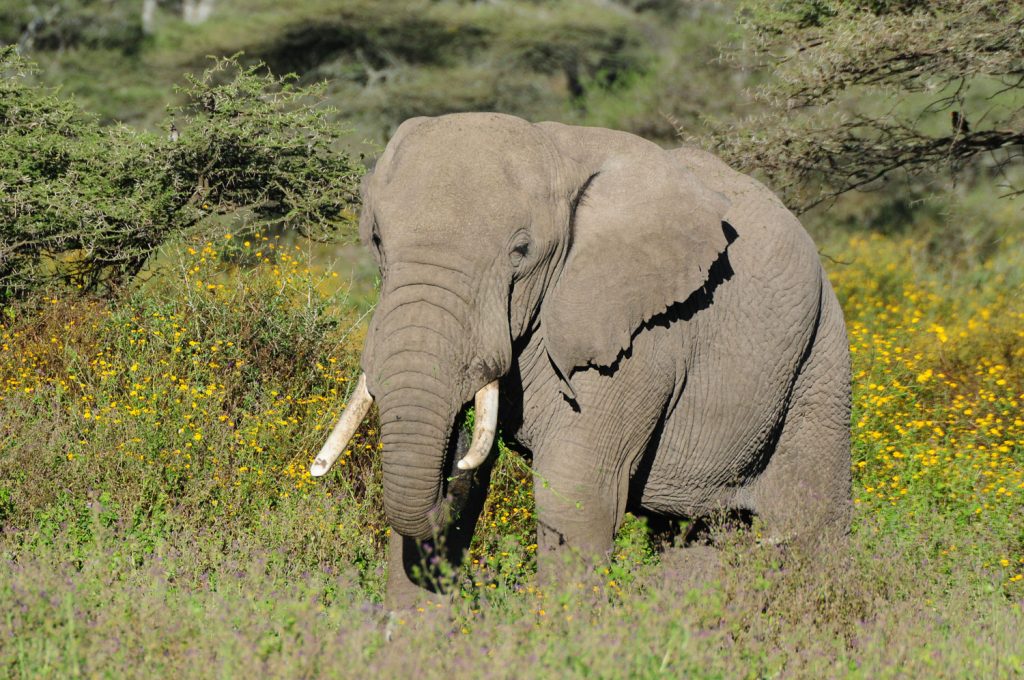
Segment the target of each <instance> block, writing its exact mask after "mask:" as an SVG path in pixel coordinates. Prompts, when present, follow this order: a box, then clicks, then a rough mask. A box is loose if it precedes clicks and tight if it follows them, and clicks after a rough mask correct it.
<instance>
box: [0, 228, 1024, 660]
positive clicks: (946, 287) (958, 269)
mask: <svg viewBox="0 0 1024 680" xmlns="http://www.w3.org/2000/svg"><path fill="white" fill-rule="evenodd" d="M1010 218H1012V215H1009V217H1007V218H1006V224H1007V225H1010V224H1011V223H1012V219H1010ZM1000 219H1002V218H1000ZM1006 233H1007V234H1009V235H1006V236H1004V237H1001V238H1002V240H1001V241H1000V242H999V244H998V245H997V246H992V247H988V246H986V247H985V248H979V249H977V250H976V251H971V252H972V253H973V254H972V255H971V256H970V257H969V258H966V259H965V258H964V257H962V256H958V258H957V259H956V260H955V262H951V261H950V260H949V259H948V258H946V259H943V258H942V257H940V256H939V255H937V254H936V250H935V248H934V244H930V243H929V242H927V241H923V240H921V239H916V238H914V237H913V236H912V235H911V234H910V233H899V234H888V235H880V234H875V235H865V234H863V233H862V234H860V235H854V236H850V235H845V234H841V233H840V234H836V235H833V236H831V237H829V238H827V239H825V246H824V247H823V250H824V251H825V252H828V253H829V255H830V256H832V257H833V258H834V260H835V262H830V263H829V270H830V276H831V278H832V281H833V284H834V285H835V287H836V290H837V292H838V294H839V296H840V299H841V301H842V303H843V306H844V309H845V310H846V313H847V318H848V325H849V331H850V342H851V348H852V349H853V351H854V354H853V359H854V374H855V384H854V414H853V435H854V448H853V456H854V479H855V481H854V499H855V503H856V506H855V507H856V513H855V526H854V532H853V535H852V536H851V537H850V539H849V545H848V546H847V549H845V550H844V549H838V547H832V546H829V547H827V548H826V549H825V550H817V551H812V550H809V549H806V548H805V547H804V546H799V545H796V546H789V547H785V548H777V547H770V546H765V545H760V544H758V542H757V540H756V527H755V530H754V531H751V532H745V533H743V532H741V533H735V532H722V533H719V534H718V537H717V540H718V543H719V546H720V548H721V559H720V561H719V563H718V564H717V565H716V564H715V563H714V562H713V561H707V560H702V559H701V557H702V556H701V554H700V553H699V552H698V553H696V554H690V555H686V554H679V553H677V552H672V551H670V552H668V553H665V554H659V553H657V552H656V551H655V550H654V549H653V547H652V544H651V539H650V537H649V536H648V532H647V531H646V529H645V527H644V526H643V524H642V522H641V521H640V520H637V519H630V520H629V521H628V522H627V523H626V527H625V528H624V529H623V531H622V532H621V533H620V535H619V537H618V539H617V543H616V554H615V556H614V558H613V559H612V560H611V562H610V563H609V564H608V565H607V566H606V567H603V568H602V569H600V570H598V571H597V572H596V573H588V574H580V575H579V577H578V578H577V579H568V580H567V582H566V583H565V584H564V585H563V586H560V587H557V588H551V589H547V590H542V589H539V588H538V587H537V586H536V583H535V579H534V557H533V551H534V550H535V547H536V546H535V545H534V543H533V541H534V539H533V505H532V492H531V480H530V472H529V468H528V466H527V464H526V463H525V462H524V461H523V460H522V459H521V458H519V457H518V456H517V455H516V454H515V453H514V452H512V451H510V450H508V449H507V448H504V447H502V449H501V454H500V459H499V463H498V466H497V468H496V470H495V473H494V480H493V487H492V492H491V495H490V498H489V501H488V506H487V508H486V510H485V516H484V518H483V520H482V522H481V525H480V526H481V530H480V532H479V535H478V536H477V537H476V541H475V544H474V547H473V551H474V553H473V560H471V564H470V565H469V566H468V567H467V568H466V570H465V571H464V572H461V573H459V574H457V575H455V579H456V582H457V584H458V588H459V589H458V595H459V596H458V597H457V598H456V601H455V604H454V605H453V606H452V607H451V608H450V609H445V610H425V611H417V612H410V613H407V614H402V615H401V617H400V618H399V617H392V618H389V616H388V614H387V612H385V611H384V609H383V607H382V605H381V604H380V603H381V601H382V596H383V583H384V555H383V546H384V543H385V541H386V536H387V531H388V530H387V527H386V526H385V522H384V520H383V513H382V509H381V489H380V470H379V455H378V452H377V450H378V448H379V443H378V440H377V433H376V430H375V427H374V423H373V422H372V420H371V421H368V422H367V423H366V424H365V425H364V427H363V429H362V430H361V431H360V433H359V434H358V435H357V438H356V440H355V441H354V442H353V443H352V445H351V447H350V448H349V449H348V450H347V451H346V453H345V455H344V456H343V458H342V460H341V461H339V466H338V467H337V468H336V469H335V471H334V472H332V474H331V475H329V476H328V477H326V478H324V479H323V480H313V479H312V478H311V477H309V476H308V473H307V472H306V470H307V465H308V463H309V461H310V459H311V456H312V454H313V452H315V450H316V449H317V448H318V446H319V444H320V440H321V439H322V438H323V436H324V435H325V429H326V428H328V427H330V425H331V424H332V422H333V420H334V419H335V418H336V417H337V415H338V414H339V412H340V410H341V409H342V408H343V406H344V402H345V397H346V395H347V393H348V390H349V389H350V385H351V378H352V377H353V376H354V375H356V371H357V370H358V369H357V359H358V351H359V348H360V347H361V343H362V333H363V323H362V319H361V313H360V312H359V311H358V309H360V308H361V307H362V308H365V305H363V304H361V303H359V302H358V301H356V300H352V299H350V298H349V297H348V294H347V288H346V287H345V286H342V287H340V289H339V286H338V284H337V281H338V280H342V279H343V278H344V277H337V278H336V277H334V276H333V275H332V274H331V273H330V272H328V271H323V270H321V269H318V268H316V267H310V266H309V265H308V260H307V257H306V255H305V254H304V253H303V252H302V251H301V250H296V248H295V246H294V245H293V244H291V243H289V242H285V241H282V240H280V239H277V238H275V237H271V236H266V235H253V234H250V235H248V236H242V235H236V236H233V237H231V238H226V239H225V240H224V241H223V242H220V243H191V244H185V245H184V246H182V250H181V252H180V253H174V254H170V255H169V256H168V257H165V258H164V259H163V260H161V261H162V262H164V264H163V267H164V271H162V272H160V275H159V276H153V277H150V278H149V280H148V281H147V282H146V283H144V284H141V285H140V286H139V287H138V288H137V289H136V290H135V291H133V292H132V293H131V294H130V295H128V296H127V297H125V298H123V299H121V300H119V301H115V302H108V301H103V300H99V299H84V300H83V299H72V298H65V297H63V296H60V295H56V296H47V297H42V298H36V299H34V300H30V301H27V302H25V303H22V304H19V305H18V306H14V307H8V308H7V309H6V310H5V314H4V317H3V323H2V326H0V403H2V406H0V526H2V534H0V561H2V565H0V669H2V670H0V672H2V673H3V674H5V675H9V676H12V677H42V676H53V675H60V676H70V677H76V676H90V677H92V676H100V677H137V676H147V677H149V676H153V675H157V676H163V675H170V674H175V675H178V676H182V677H210V676H211V675H217V676H224V677H243V676H252V675H257V674H259V675H270V676H287V677H320V676H326V677H366V676H371V674H380V675H384V676H394V675H398V674H400V673H413V672H416V673H418V674H421V675H423V676H426V677H451V676H459V677H462V676H469V677H473V676H479V675H482V674H486V675H487V676H488V677H522V675H524V674H525V673H527V672H529V673H534V674H536V673H545V672H546V673H548V674H550V675H556V676H559V677H659V676H664V675H667V676H672V677H678V676H694V677H709V678H715V677H774V676H778V675H785V676H791V677H792V676H798V677H863V678H875V677H896V676H911V677H1013V676H1019V675H1020V674H1021V673H1024V643H1022V642H1021V637H1020V630H1021V627H1022V624H1024V472H1022V470H1024V420H1022V415H1021V412H1022V409H1021V402H1022V400H1024V394H1022V392H1024V300H1022V299H1021V296H1020V291H1021V288H1022V285H1024V280H1022V278H1021V277H1022V273H1021V272H1022V271H1024V266H1022V265H1024V262H1022V261H1021V256H1020V253H1021V252H1024V248H1022V245H1024V244H1022V242H1021V238H1020V236H1019V235H1013V234H1012V231H1010V230H1009V229H1007V230H1006ZM171 255H173V256H171ZM961 255H962V254H961ZM345 276H347V274H346V275H345ZM833 548H835V549H833ZM386 630H387V631H388V632H389V633H390V634H391V636H392V641H391V642H390V643H388V642H386V640H385V637H386V636H385V631H386Z"/></svg>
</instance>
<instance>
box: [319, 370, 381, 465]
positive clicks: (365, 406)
mask: <svg viewBox="0 0 1024 680" xmlns="http://www.w3.org/2000/svg"><path fill="white" fill-rule="evenodd" d="M372 404H373V397H372V396H370V393H369V391H367V389H366V374H365V373H363V374H362V375H360V376H359V382H358V383H357V384H356V389H355V392H353V393H352V398H351V399H349V402H348V407H347V408H346V409H345V412H344V413H342V414H341V418H339V419H338V424H337V425H335V426H334V430H332V431H331V436H329V437H328V438H327V441H326V442H325V443H324V447H323V448H322V449H320V453H318V454H317V456H316V460H314V461H313V464H312V465H311V466H310V468H309V474H311V475H313V476H314V477H320V476H322V475H325V474H327V471H328V470H330V469H331V466H332V465H334V461H336V460H338V457H339V456H341V452H342V451H343V450H344V449H345V446H346V445H347V444H348V442H349V440H350V439H352V435H354V434H355V433H356V429H357V428H358V427H359V423H361V422H363V418H365V417H366V412H367V411H369V410H370V406H371V405H372Z"/></svg>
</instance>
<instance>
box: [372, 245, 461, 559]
mask: <svg viewBox="0 0 1024 680" xmlns="http://www.w3.org/2000/svg"><path fill="white" fill-rule="evenodd" d="M388 278H389V279H390V280H389V281H388V285H387V286H386V287H385V290H384V291H383V292H382V295H381V303H380V305H379V307H378V309H377V312H376V314H375V315H374V320H373V324H372V326H371V332H370V336H369V337H368V338H367V349H368V350H369V354H367V353H366V351H365V350H364V356H363V360H364V367H365V368H366V370H367V374H368V378H369V382H370V388H371V391H373V393H374V395H375V396H376V397H377V405H378V407H379V408H380V423H381V443H382V444H383V445H384V451H383V468H384V509H385V512H386V513H387V517H388V521H389V523H390V524H391V526H392V528H393V529H394V530H395V531H397V532H398V533H400V534H402V535H403V536H407V537H409V538H416V539H425V538H428V537H430V536H431V535H433V534H436V533H437V532H438V531H440V530H441V529H443V528H444V525H445V524H446V522H447V515H448V508H447V504H446V503H445V502H444V499H443V498H442V495H443V493H442V492H443V489H444V479H445V477H446V476H447V474H448V472H449V471H448V470H447V469H446V465H445V463H446V460H445V458H446V455H447V452H448V443H449V440H450V438H451V436H452V433H453V429H454V427H455V426H456V423H455V418H456V415H457V414H458V412H459V410H460V409H461V408H462V404H463V403H464V401H465V399H466V394H465V392H466V390H467V389H472V387H470V386H468V385H467V384H466V376H465V370H464V369H463V368H462V367H463V366H465V365H466V362H467V358H466V356H465V354H466V353H467V352H468V342H467V338H466V331H465V327H464V325H463V324H464V323H465V322H464V321H463V319H465V318H466V317H467V315H468V309H467V304H466V301H467V300H469V299H471V295H470V292H469V291H467V290H462V289H461V288H458V284H455V283H452V282H451V281H450V280H448V279H446V278H445V277H444V276H443V270H438V269H437V268H435V267H430V266H427V265H407V266H405V267H395V268H394V269H392V271H390V272H389V277H388Z"/></svg>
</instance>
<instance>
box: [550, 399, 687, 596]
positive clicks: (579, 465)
mask: <svg viewBox="0 0 1024 680" xmlns="http://www.w3.org/2000/svg"><path fill="white" fill-rule="evenodd" d="M648 385H650V383H648ZM667 397H668V395H667V393H663V394H659V393H658V391H657V390H650V391H648V392H647V393H646V394H645V395H644V396H643V397H642V398H640V399H638V402H637V403H634V404H633V406H634V408H630V409H628V410H625V409H623V408H622V403H623V402H622V401H621V400H619V399H603V400H594V401H592V402H590V403H589V404H587V403H581V405H580V410H579V411H573V412H572V413H569V414H565V415H563V417H562V418H561V423H560V424H559V426H558V427H555V428H552V436H551V437H550V438H549V439H548V440H547V441H545V442H543V444H542V445H540V446H536V447H535V450H534V454H535V455H534V495H535V499H536V505H537V560H538V564H537V566H538V577H539V579H540V581H541V582H542V583H545V582H551V581H553V580H558V577H559V576H560V575H561V571H562V569H563V563H564V562H565V554H566V553H567V552H568V553H575V554H578V555H579V556H580V557H583V558H584V560H586V561H588V562H589V561H593V560H603V559H606V558H607V557H608V555H609V554H610V552H611V549H612V541H613V539H614V536H615V532H616V531H617V530H618V528H619V526H620V524H621V523H622V518H623V516H624V514H625V510H626V502H627V500H628V494H629V474H630V470H631V469H632V467H633V465H634V463H635V462H636V461H637V459H638V458H639V457H640V456H641V455H642V453H643V452H644V451H645V450H646V448H647V446H648V444H649V443H650V441H651V436H652V433H653V432H654V431H655V430H656V429H657V423H658V420H659V419H660V418H661V415H662V413H663V410H664V404H665V401H666V400H667ZM627 403H628V402H627Z"/></svg>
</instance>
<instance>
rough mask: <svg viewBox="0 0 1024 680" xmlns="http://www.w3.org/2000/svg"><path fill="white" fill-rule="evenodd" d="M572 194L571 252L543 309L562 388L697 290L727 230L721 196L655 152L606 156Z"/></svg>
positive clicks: (609, 361) (607, 362)
mask: <svg viewBox="0 0 1024 680" xmlns="http://www.w3.org/2000/svg"><path fill="white" fill-rule="evenodd" d="M613 154H614V152H613ZM578 194H579V195H578V196H577V197H576V199H575V200H576V203H575V206H574V211H573V220H572V226H571V236H570V238H571V246H570V249H569V253H568V256H567V259H566V261H565V265H564V267H563V269H562V272H561V274H560V275H559V276H558V278H557V279H556V280H555V282H554V283H553V285H552V288H551V290H550V291H549V292H548V295H547V296H546V298H545V300H544V303H543V306H542V307H541V324H542V327H543V328H544V329H545V339H546V342H547V350H548V354H549V355H550V357H551V360H552V362H553V363H554V364H555V367H556V368H557V369H558V371H559V372H560V373H561V374H562V377H563V378H564V379H565V380H566V381H567V382H568V379H569V378H570V376H571V374H572V372H573V370H575V369H578V368H581V367H584V366H587V365H594V366H602V367H606V366H611V365H613V364H614V362H615V361H616V360H617V359H618V357H619V356H620V355H621V354H622V353H623V352H624V351H626V350H627V349H628V348H629V347H630V346H631V344H632V338H633V336H634V334H635V333H636V332H637V330H638V329H639V328H640V326H641V325H642V324H643V323H645V322H647V321H649V320H650V319H651V318H652V317H654V316H656V315H658V314H661V313H663V312H665V311H666V310H668V308H669V307H671V306H672V305H673V304H675V303H678V302H684V301H685V300H687V298H689V297H690V295H692V294H693V293H694V292H695V291H697V290H699V289H700V288H701V287H702V286H704V285H705V283H706V282H707V281H708V275H709V270H710V269H711V265H712V264H714V262H715V261H716V260H717V259H718V258H719V257H720V256H721V255H722V253H724V252H725V249H726V247H727V246H728V244H729V240H730V237H729V234H730V233H732V232H731V230H728V227H727V225H725V224H724V223H723V221H722V218H723V216H724V215H725V211H726V209H727V208H728V201H727V200H726V199H725V197H723V196H722V195H721V194H718V193H716V192H713V191H711V190H710V189H708V188H706V187H705V186H704V185H703V184H701V183H700V182H699V181H698V180H697V178H696V177H695V176H694V175H693V174H692V173H690V172H689V171H687V170H686V169H685V168H683V167H682V166H681V165H679V164H678V163H676V162H675V161H674V160H672V158H671V157H670V156H669V154H668V153H666V152H664V151H661V150H660V149H655V150H648V149H644V150H639V151H637V152H632V153H630V152H626V153H620V154H617V155H612V156H610V157H608V158H606V159H605V160H604V162H603V163H601V165H600V167H599V168H598V169H597V171H596V172H595V173H593V174H591V175H590V176H589V178H588V179H586V181H585V182H583V184H582V185H581V187H580V191H579V192H578ZM567 387H568V388H569V391H570V392H571V390H572V388H571V385H567Z"/></svg>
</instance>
